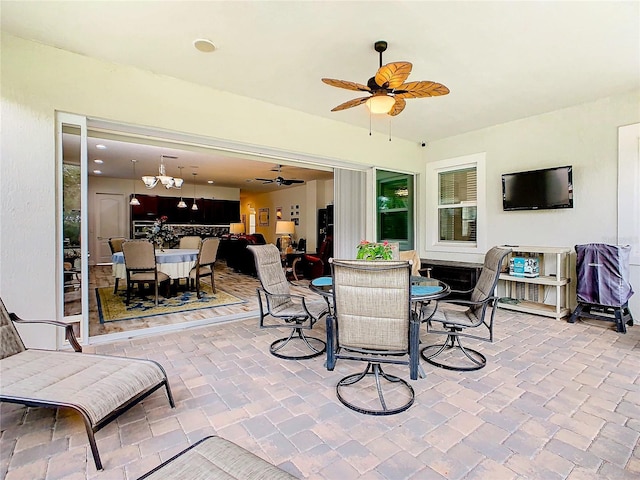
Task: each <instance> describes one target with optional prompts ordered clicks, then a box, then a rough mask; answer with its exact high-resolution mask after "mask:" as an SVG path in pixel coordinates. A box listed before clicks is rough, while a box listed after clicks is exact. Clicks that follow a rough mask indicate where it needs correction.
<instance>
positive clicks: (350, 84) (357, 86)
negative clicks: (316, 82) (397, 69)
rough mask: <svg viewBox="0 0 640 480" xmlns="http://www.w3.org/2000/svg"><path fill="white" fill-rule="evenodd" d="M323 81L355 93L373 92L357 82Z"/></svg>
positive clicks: (325, 79)
mask: <svg viewBox="0 0 640 480" xmlns="http://www.w3.org/2000/svg"><path fill="white" fill-rule="evenodd" d="M322 81H323V82H324V83H326V84H327V85H331V86H332V87H338V88H346V89H347V90H355V91H362V92H370V91H371V89H370V88H369V87H367V86H366V85H362V84H360V83H356V82H348V81H347V80H335V79H333V78H323V79H322ZM403 81H404V80H403ZM400 83H402V82H400Z"/></svg>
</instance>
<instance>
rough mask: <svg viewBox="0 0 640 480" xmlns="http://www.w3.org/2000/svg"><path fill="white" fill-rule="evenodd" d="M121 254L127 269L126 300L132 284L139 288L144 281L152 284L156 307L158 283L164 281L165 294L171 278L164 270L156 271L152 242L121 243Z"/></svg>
mask: <svg viewBox="0 0 640 480" xmlns="http://www.w3.org/2000/svg"><path fill="white" fill-rule="evenodd" d="M122 255H123V256H124V265H125V268H126V271H127V300H126V304H127V306H128V305H129V303H130V301H131V292H132V291H133V286H134V284H137V285H138V290H141V289H142V287H143V285H144V284H145V283H148V284H153V286H154V288H155V299H156V307H157V306H158V284H159V283H166V285H167V295H168V291H169V288H168V287H169V282H170V281H171V278H170V277H169V275H167V274H166V273H164V272H159V271H158V266H157V265H156V253H155V248H154V246H153V243H151V242H149V241H148V240H129V241H127V242H124V243H123V244H122Z"/></svg>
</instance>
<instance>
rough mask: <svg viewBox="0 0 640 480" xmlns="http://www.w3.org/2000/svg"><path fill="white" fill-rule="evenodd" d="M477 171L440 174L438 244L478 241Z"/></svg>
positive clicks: (451, 171) (468, 169)
mask: <svg viewBox="0 0 640 480" xmlns="http://www.w3.org/2000/svg"><path fill="white" fill-rule="evenodd" d="M476 183H477V175H476V167H475V165H474V166H473V167H469V168H465V169H462V170H450V171H443V172H440V173H438V192H439V194H438V227H439V228H438V231H439V232H440V235H439V238H438V240H439V241H441V242H442V241H445V242H446V241H454V242H474V243H475V241H476V218H477V211H478V202H477V198H478V197H477V188H476Z"/></svg>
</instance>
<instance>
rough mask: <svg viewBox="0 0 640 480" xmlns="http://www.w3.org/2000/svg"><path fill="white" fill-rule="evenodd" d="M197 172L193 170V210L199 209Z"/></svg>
mask: <svg viewBox="0 0 640 480" xmlns="http://www.w3.org/2000/svg"><path fill="white" fill-rule="evenodd" d="M196 175H198V174H197V173H196V172H193V205H192V206H191V210H193V211H196V210H198V204H197V203H196Z"/></svg>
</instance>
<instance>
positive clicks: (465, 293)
mask: <svg viewBox="0 0 640 480" xmlns="http://www.w3.org/2000/svg"><path fill="white" fill-rule="evenodd" d="M452 293H455V294H458V295H470V294H472V293H473V288H470V289H469V290H454V289H451V292H449V295H451V294H452Z"/></svg>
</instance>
